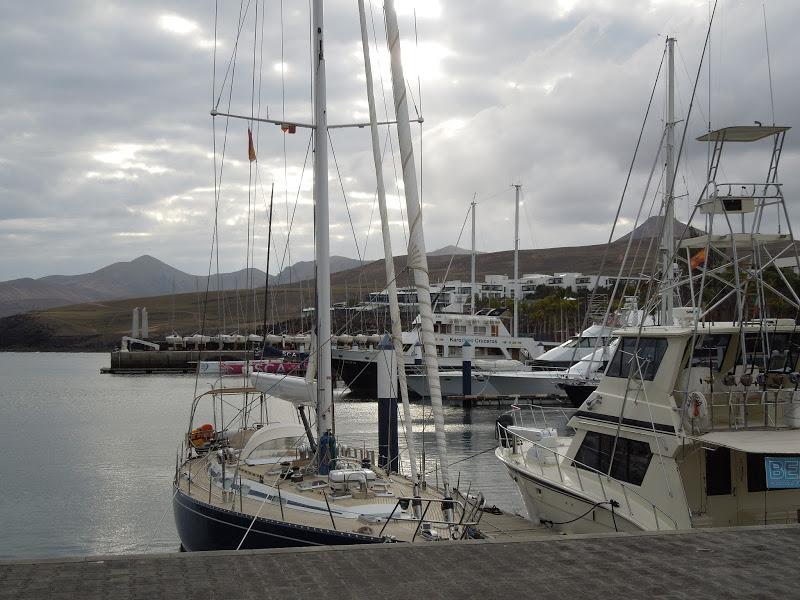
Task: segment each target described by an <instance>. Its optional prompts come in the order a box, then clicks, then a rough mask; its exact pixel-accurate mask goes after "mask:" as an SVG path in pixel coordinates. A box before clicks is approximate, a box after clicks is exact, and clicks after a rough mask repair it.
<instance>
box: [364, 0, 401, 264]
mask: <svg viewBox="0 0 800 600" xmlns="http://www.w3.org/2000/svg"><path fill="white" fill-rule="evenodd" d="M369 15H370V20H371V21H372V40H373V45H374V47H375V57H376V58H375V62H376V64H377V65H378V77H379V79H380V82H381V85H380V90H381V98H382V99H383V112H384V117H385V120H386V121H391V119H390V118H389V115H390V113H389V104H388V101H387V99H386V86H385V85H384V82H383V68H382V67H381V53H380V52H379V51H378V37H377V34H376V31H377V27H376V26H375V14H374V12H373V10H372V0H370V2H369ZM385 23H386V18H385V14H384V25H385ZM386 131H387V132H388V133H389V149H390V151H391V154H392V169H393V171H394V189H395V196H396V198H397V203H398V206H399V207H400V220H401V222H402V224H403V243H404V245H405V248H406V249H408V233H407V230H406V216H405V213H404V206H403V204H404V203H403V201H402V197H401V195H400V178H399V176H398V174H397V157H396V156H395V152H394V138H393V137H392V136H391V128H390V126H389V125H387V126H386Z"/></svg>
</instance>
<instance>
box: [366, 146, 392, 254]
mask: <svg viewBox="0 0 800 600" xmlns="http://www.w3.org/2000/svg"><path fill="white" fill-rule="evenodd" d="M390 136H391V131H388V130H387V132H386V141H385V142H384V143H383V150H382V152H381V169H383V163H384V161H385V159H386V149H387V148H388V147H389V137H390ZM377 202H378V190H377V189H376V190H375V196H374V197H373V199H372V210H371V212H370V214H369V227H367V236H366V238H365V239H364V250H363V252H362V253H363V255H364V256H366V255H367V244H368V243H369V237H370V235H371V234H372V223H373V217H374V216H375V205H376V204H377Z"/></svg>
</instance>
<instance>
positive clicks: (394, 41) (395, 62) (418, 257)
mask: <svg viewBox="0 0 800 600" xmlns="http://www.w3.org/2000/svg"><path fill="white" fill-rule="evenodd" d="M384 10H385V12H386V39H387V42H388V44H389V55H390V57H391V69H392V94H393V97H394V108H395V115H396V118H397V138H398V141H399V143H400V158H401V164H402V167H403V187H404V188H405V196H406V212H407V214H408V230H409V231H408V268H409V269H411V271H412V272H413V273H414V285H415V286H416V288H417V302H418V304H419V316H420V332H421V337H422V346H423V349H424V351H425V352H424V360H425V371H426V375H427V381H428V390H429V392H430V398H431V412H433V424H434V428H435V431H436V448H437V450H438V452H439V468H440V471H441V474H442V487H443V490H444V493H445V496H447V495H448V494H449V493H450V476H449V468H448V458H447V444H446V442H445V436H444V412H443V410H442V390H441V386H440V383H439V364H438V361H437V359H436V340H435V338H434V336H433V310H432V309H431V287H430V279H429V278H428V258H427V256H426V255H425V236H424V233H423V230H422V210H421V207H420V202H419V189H418V188H417V167H416V164H415V163H414V147H413V145H412V142H411V126H410V125H409V122H408V97H407V93H406V79H405V76H404V75H403V64H402V58H401V54H400V31H399V29H398V27H397V13H396V12H395V9H394V0H386V2H385V4H384Z"/></svg>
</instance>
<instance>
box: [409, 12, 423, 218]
mask: <svg viewBox="0 0 800 600" xmlns="http://www.w3.org/2000/svg"><path fill="white" fill-rule="evenodd" d="M414 45H415V47H416V52H417V56H419V34H418V31H417V9H416V7H414ZM418 64H419V63H418ZM417 92H418V96H419V112H418V113H417V119H420V117H421V113H422V80H421V79H420V76H419V69H417ZM412 100H413V97H412ZM414 108H415V110H416V106H415V107H414ZM418 123H419V206H420V210H421V209H422V201H423V192H422V190H423V186H422V183H423V176H424V174H425V170H424V165H425V161H424V160H423V155H422V150H423V143H422V141H423V140H422V128H423V125H422V121H421V120H420V121H418Z"/></svg>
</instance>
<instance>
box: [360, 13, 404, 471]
mask: <svg viewBox="0 0 800 600" xmlns="http://www.w3.org/2000/svg"><path fill="white" fill-rule="evenodd" d="M358 16H359V18H360V21H361V46H362V48H363V51H364V71H365V73H366V76H367V103H368V105H369V128H370V133H371V134H372V159H373V162H374V163H375V179H376V181H377V186H378V211H379V212H380V215H381V233H382V235H383V256H384V261H385V263H386V291H387V293H388V294H389V319H390V320H391V323H392V343H393V344H394V351H395V354H396V356H397V360H398V369H397V378H398V380H399V382H400V398H401V399H402V402H403V420H404V421H405V428H406V442H407V444H408V460H409V464H410V466H411V480H412V481H413V482H415V483H416V482H417V480H418V479H417V457H416V449H415V448H414V443H413V440H414V438H413V427H412V425H413V422H412V420H411V405H410V404H409V401H408V386H407V384H406V368H405V362H403V328H402V324H401V322H400V306H398V303H397V283H396V281H395V273H394V258H393V257H394V254H393V253H392V237H391V234H390V233H389V213H388V211H387V210H386V189H385V187H384V183H383V162H382V160H381V145H380V139H379V137H378V117H377V114H376V111H375V94H374V91H373V85H372V65H371V63H370V58H369V39H368V38H367V17H366V13H365V11H364V0H358ZM378 368H379V369H380V368H381V365H378Z"/></svg>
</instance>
